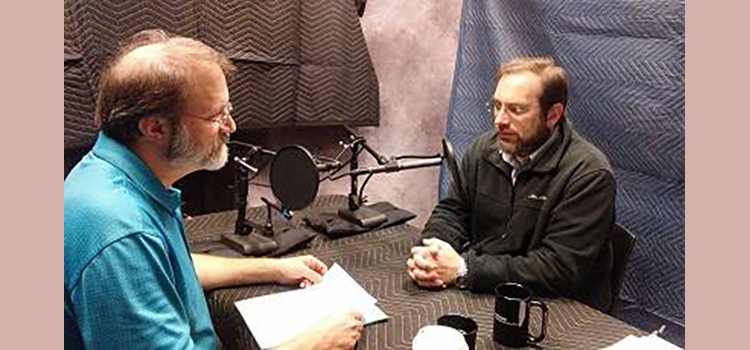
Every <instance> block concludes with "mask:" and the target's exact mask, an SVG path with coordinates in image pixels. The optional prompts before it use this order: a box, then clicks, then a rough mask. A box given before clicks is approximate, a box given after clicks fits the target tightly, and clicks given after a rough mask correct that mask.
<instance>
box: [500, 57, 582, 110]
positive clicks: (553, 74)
mask: <svg viewBox="0 0 750 350" xmlns="http://www.w3.org/2000/svg"><path fill="white" fill-rule="evenodd" d="M521 72H531V73H534V74H536V75H537V76H538V77H539V78H540V79H541V80H542V96H541V97H540V98H539V104H540V105H541V108H542V112H543V113H544V115H546V114H547V111H549V109H550V107H552V105H554V104H555V103H562V105H563V107H565V106H566V105H567V103H568V75H567V74H566V73H565V70H564V69H563V68H562V67H561V66H558V65H557V64H555V61H554V60H553V59H551V58H549V57H519V58H515V59H513V60H510V61H508V62H507V63H505V64H503V65H502V67H500V72H499V73H498V74H497V76H496V78H497V81H500V78H502V77H503V76H504V75H506V74H515V73H521Z"/></svg>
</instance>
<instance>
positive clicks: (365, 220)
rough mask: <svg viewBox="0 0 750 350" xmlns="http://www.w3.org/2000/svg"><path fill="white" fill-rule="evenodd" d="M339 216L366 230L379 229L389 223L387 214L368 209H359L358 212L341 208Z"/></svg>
mask: <svg viewBox="0 0 750 350" xmlns="http://www.w3.org/2000/svg"><path fill="white" fill-rule="evenodd" d="M339 216H340V217H342V218H344V219H346V220H347V221H350V222H353V223H355V224H357V225H359V226H362V227H365V228H373V227H377V226H380V225H381V224H383V223H384V222H386V221H388V217H386V216H385V214H383V213H381V212H379V211H376V210H372V209H370V208H368V207H359V209H357V210H349V209H347V208H341V209H339Z"/></svg>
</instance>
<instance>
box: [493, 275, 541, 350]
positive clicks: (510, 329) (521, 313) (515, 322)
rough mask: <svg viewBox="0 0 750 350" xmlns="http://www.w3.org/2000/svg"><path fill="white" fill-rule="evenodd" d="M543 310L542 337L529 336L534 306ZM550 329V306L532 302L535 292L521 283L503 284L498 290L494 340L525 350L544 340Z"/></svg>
mask: <svg viewBox="0 0 750 350" xmlns="http://www.w3.org/2000/svg"><path fill="white" fill-rule="evenodd" d="M532 306H537V307H539V308H540V309H541V310H542V327H541V330H540V332H539V335H538V336H536V337H535V336H533V335H531V334H529V318H530V316H531V307H532ZM546 330H547V305H546V304H544V302H542V301H538V300H531V292H529V291H528V290H527V289H526V288H524V286H522V285H520V284H518V283H501V284H499V285H498V286H497V287H495V322H494V325H493V328H492V337H493V338H494V339H495V341H497V342H499V343H500V344H502V345H505V346H514V347H522V346H528V345H529V344H535V343H539V342H541V341H542V340H544V336H545V334H546Z"/></svg>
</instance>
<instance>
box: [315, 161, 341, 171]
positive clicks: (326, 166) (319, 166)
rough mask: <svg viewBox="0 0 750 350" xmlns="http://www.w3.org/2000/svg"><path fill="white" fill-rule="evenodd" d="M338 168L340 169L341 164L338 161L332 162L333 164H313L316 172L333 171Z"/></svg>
mask: <svg viewBox="0 0 750 350" xmlns="http://www.w3.org/2000/svg"><path fill="white" fill-rule="evenodd" d="M340 167H341V162H339V161H338V160H336V161H333V162H328V163H315V168H317V169H318V171H321V172H326V171H331V170H335V169H338V168H340Z"/></svg>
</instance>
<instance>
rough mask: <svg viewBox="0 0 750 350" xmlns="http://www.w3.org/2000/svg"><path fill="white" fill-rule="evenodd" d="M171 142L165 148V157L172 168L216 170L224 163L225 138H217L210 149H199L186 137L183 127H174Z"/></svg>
mask: <svg viewBox="0 0 750 350" xmlns="http://www.w3.org/2000/svg"><path fill="white" fill-rule="evenodd" d="M172 135H173V137H172V140H171V142H170V143H169V146H168V147H167V150H166V152H165V157H166V158H167V160H168V161H169V163H170V165H172V166H173V167H178V168H184V169H194V171H195V170H218V169H221V167H223V166H224V165H225V164H226V163H227V158H228V152H229V151H228V149H227V146H226V143H227V142H228V141H229V140H228V138H227V137H219V138H217V140H216V142H215V143H214V144H213V145H212V146H211V147H210V148H201V147H200V146H198V145H197V144H196V143H195V142H194V141H193V140H192V139H190V137H189V136H188V133H187V130H185V126H184V125H182V124H180V126H177V125H175V126H174V127H173V130H172Z"/></svg>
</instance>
